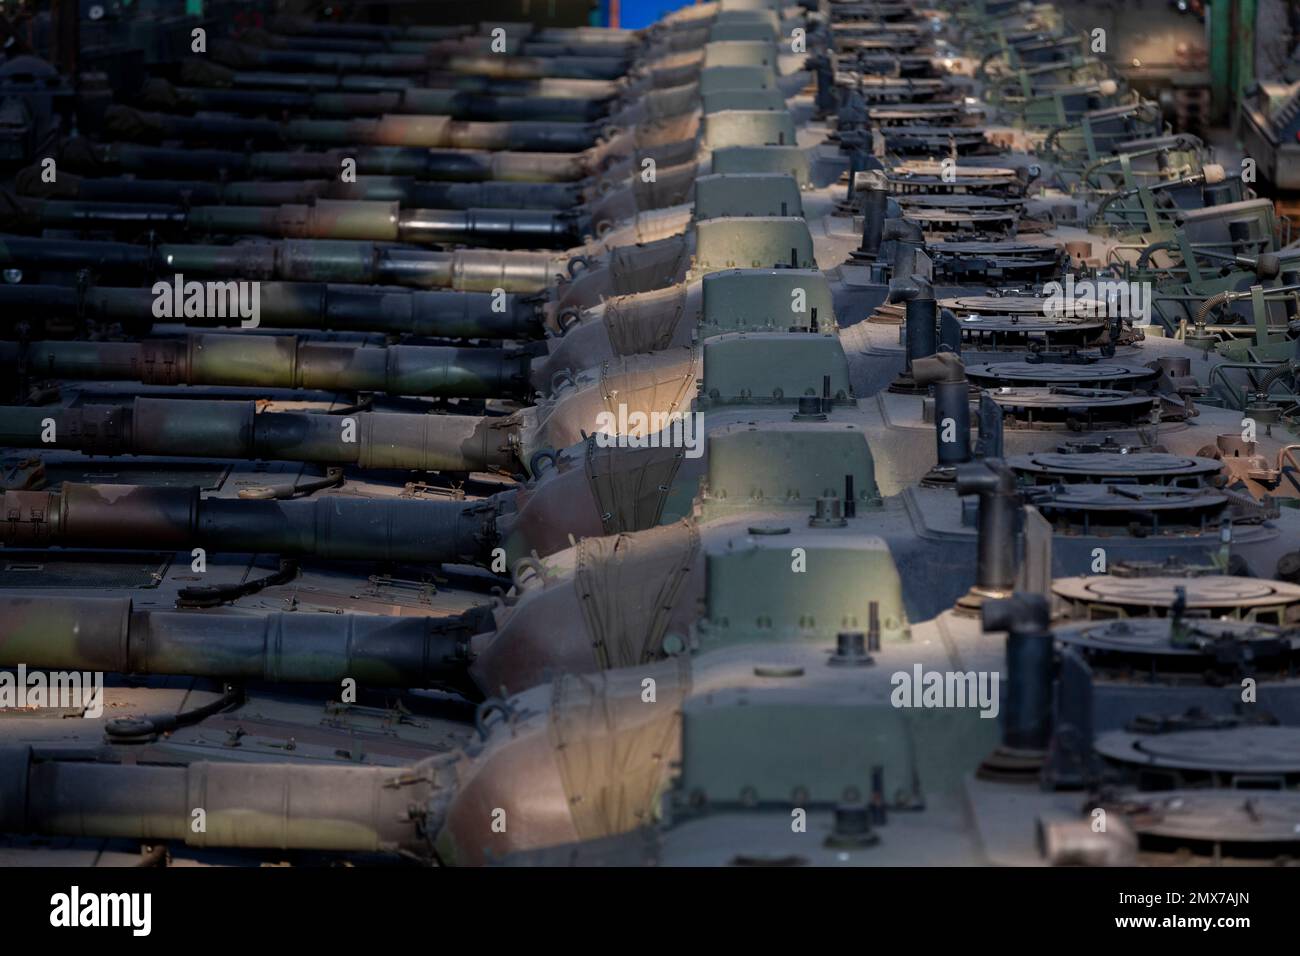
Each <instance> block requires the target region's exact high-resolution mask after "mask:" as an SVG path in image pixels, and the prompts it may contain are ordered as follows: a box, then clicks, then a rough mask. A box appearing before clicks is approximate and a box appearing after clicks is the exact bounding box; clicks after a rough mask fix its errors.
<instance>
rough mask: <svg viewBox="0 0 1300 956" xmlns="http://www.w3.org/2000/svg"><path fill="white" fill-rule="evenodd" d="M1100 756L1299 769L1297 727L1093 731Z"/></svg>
mask: <svg viewBox="0 0 1300 956" xmlns="http://www.w3.org/2000/svg"><path fill="white" fill-rule="evenodd" d="M1096 749H1097V752H1098V753H1099V754H1101V755H1102V756H1103V757H1107V758H1108V759H1110V760H1114V761H1118V762H1120V763H1129V764H1136V765H1139V766H1143V767H1160V768H1168V769H1174V770H1190V771H1200V772H1204V773H1228V774H1293V773H1300V727H1261V726H1250V727H1228V728H1225V729H1222V730H1180V731H1176V732H1174V733H1170V734H1133V733H1129V732H1127V731H1122V730H1114V731H1110V732H1108V733H1104V734H1099V735H1098V737H1097V741H1096Z"/></svg>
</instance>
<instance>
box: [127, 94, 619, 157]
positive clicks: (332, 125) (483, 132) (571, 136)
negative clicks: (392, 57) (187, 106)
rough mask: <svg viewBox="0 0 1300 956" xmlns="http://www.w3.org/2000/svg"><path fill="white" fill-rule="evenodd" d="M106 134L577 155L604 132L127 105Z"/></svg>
mask: <svg viewBox="0 0 1300 956" xmlns="http://www.w3.org/2000/svg"><path fill="white" fill-rule="evenodd" d="M104 128H105V132H106V133H107V134H108V135H111V136H115V137H122V138H125V139H129V140H144V141H146V142H148V141H154V140H176V139H179V140H185V141H196V142H205V141H221V140H233V141H236V142H238V141H248V142H251V143H254V144H257V145H260V146H285V145H293V144H301V145H315V146H363V145H365V146H416V147H424V148H426V149H439V148H441V149H489V150H529V151H537V152H543V153H576V152H581V151H582V150H584V149H586V148H587V147H589V146H591V145H593V144H594V143H595V141H596V139H597V137H598V136H599V135H600V133H601V127H600V126H599V125H597V124H594V123H561V122H553V121H552V122H543V121H531V120H525V121H513V122H498V123H482V122H476V121H465V120H456V119H452V118H451V117H450V116H430V115H413V114H400V113H399V114H389V115H385V116H380V117H376V118H362V119H295V120H285V121H283V122H281V121H279V120H270V119H257V118H249V117H242V116H230V115H224V114H220V115H211V116H209V115H205V116H177V115H174V114H171V113H151V112H146V111H144V110H137V109H132V108H131V107H126V106H110V107H109V108H108V110H107V111H106V112H105V117H104Z"/></svg>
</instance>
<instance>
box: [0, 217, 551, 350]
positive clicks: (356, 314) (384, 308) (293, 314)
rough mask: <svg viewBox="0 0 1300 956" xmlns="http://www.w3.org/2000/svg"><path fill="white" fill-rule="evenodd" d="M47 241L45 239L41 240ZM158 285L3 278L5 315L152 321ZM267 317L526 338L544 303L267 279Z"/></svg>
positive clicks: (316, 324)
mask: <svg viewBox="0 0 1300 956" xmlns="http://www.w3.org/2000/svg"><path fill="white" fill-rule="evenodd" d="M40 241H42V242H43V241H45V240H40ZM157 298H158V296H157V295H156V294H155V293H154V292H153V290H151V289H134V288H119V287H113V286H99V285H91V284H84V285H81V286H78V287H75V288H74V287H71V286H59V285H0V314H3V316H4V317H5V318H6V319H8V320H9V321H10V322H14V321H20V320H23V319H27V318H31V317H35V316H40V317H48V316H51V315H54V316H59V317H72V316H81V317H83V318H87V319H95V320H99V321H107V322H130V323H145V324H147V323H152V322H157V321H159V318H158V316H157V315H155V312H154V303H155V302H156V301H157ZM258 299H259V316H260V324H261V325H262V326H263V327H269V328H277V329H320V330H324V331H332V330H347V331H356V332H384V333H396V334H404V335H420V336H435V337H440V338H467V339H468V338H479V339H523V338H532V337H535V336H538V335H540V334H541V322H540V316H539V313H538V308H537V303H536V302H535V301H534V300H532V299H530V298H528V297H524V296H518V295H501V296H495V295H493V294H491V293H488V292H443V291H437V292H421V291H411V290H408V289H400V290H394V289H369V288H364V287H358V286H346V285H327V284H325V283H319V282H263V283H261V285H260V288H259V292H258ZM180 321H184V322H185V324H187V325H238V324H239V323H240V319H239V317H238V316H234V315H232V316H227V317H220V316H215V317H206V316H185V317H184V318H183V319H180Z"/></svg>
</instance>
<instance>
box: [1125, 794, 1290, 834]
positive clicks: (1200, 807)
mask: <svg viewBox="0 0 1300 956" xmlns="http://www.w3.org/2000/svg"><path fill="white" fill-rule="evenodd" d="M1118 809H1119V811H1120V812H1121V813H1123V814H1124V818H1125V822H1127V823H1128V825H1129V828H1130V829H1132V830H1133V831H1134V832H1135V833H1136V834H1138V835H1139V836H1145V837H1165V838H1170V839H1176V840H1195V841H1204V842H1208V843H1293V842H1295V841H1296V840H1300V794H1296V793H1286V792H1282V791H1261V790H1253V791H1250V790H1173V791H1170V792H1168V793H1160V794H1143V795H1142V799H1140V800H1134V801H1132V802H1130V803H1126V804H1125V805H1123V806H1122V807H1120V808H1118Z"/></svg>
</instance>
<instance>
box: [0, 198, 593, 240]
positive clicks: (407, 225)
mask: <svg viewBox="0 0 1300 956" xmlns="http://www.w3.org/2000/svg"><path fill="white" fill-rule="evenodd" d="M15 202H16V206H15V207H13V208H11V209H10V210H9V211H8V212H7V213H6V214H5V215H3V216H0V226H4V227H7V228H11V229H15V230H46V229H104V228H110V229H112V228H121V229H133V230H141V229H145V230H149V231H162V232H164V233H171V234H178V233H179V234H192V235H243V236H271V237H283V238H287V239H342V240H348V239H353V240H362V241H367V240H368V241H373V242H402V243H412V244H416V245H441V244H446V243H459V242H469V243H474V244H478V245H500V244H507V245H543V246H545V245H550V246H559V247H568V246H570V245H572V244H573V243H574V242H575V241H576V240H577V239H578V229H577V225H578V222H577V217H575V216H573V215H571V214H568V213H556V212H549V211H543V210H536V209H521V210H505V209H407V210H403V209H402V207H401V205H400V204H399V203H396V202H370V201H364V200H348V199H317V200H315V201H313V202H312V203H311V204H302V205H299V204H291V205H284V206H193V207H187V206H185V205H182V204H168V203H132V202H83V201H77V200H66V199H31V198H22V199H16V200H15Z"/></svg>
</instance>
